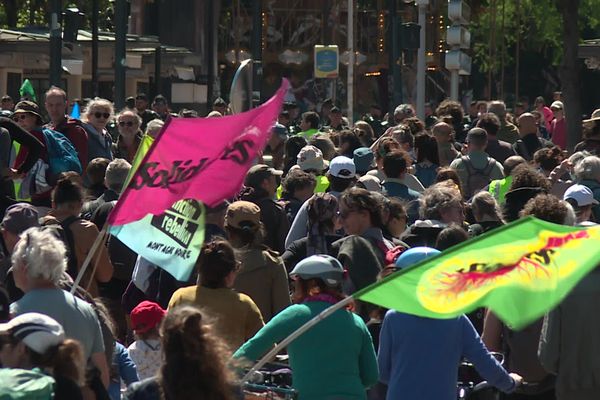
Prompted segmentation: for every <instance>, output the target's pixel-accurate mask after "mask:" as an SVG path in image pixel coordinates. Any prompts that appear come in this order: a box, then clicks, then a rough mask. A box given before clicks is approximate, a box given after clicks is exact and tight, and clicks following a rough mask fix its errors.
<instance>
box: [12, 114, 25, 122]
mask: <svg viewBox="0 0 600 400" xmlns="http://www.w3.org/2000/svg"><path fill="white" fill-rule="evenodd" d="M25 118H27V114H17V115H14V116H13V117H12V120H13V121H15V122H18V121H23V120H24V119H25Z"/></svg>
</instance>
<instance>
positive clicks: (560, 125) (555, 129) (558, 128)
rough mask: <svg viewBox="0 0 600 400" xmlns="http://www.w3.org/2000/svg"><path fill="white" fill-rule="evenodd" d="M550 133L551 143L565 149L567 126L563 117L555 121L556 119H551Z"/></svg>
mask: <svg viewBox="0 0 600 400" xmlns="http://www.w3.org/2000/svg"><path fill="white" fill-rule="evenodd" d="M550 135H551V138H552V143H554V144H555V145H557V146H559V147H560V148H561V149H563V150H566V148H567V126H566V123H565V119H564V118H563V119H561V120H560V121H557V120H556V119H555V120H554V121H552V126H551V128H550Z"/></svg>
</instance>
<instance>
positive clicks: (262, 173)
mask: <svg viewBox="0 0 600 400" xmlns="http://www.w3.org/2000/svg"><path fill="white" fill-rule="evenodd" d="M271 175H275V176H281V175H283V171H280V170H277V169H275V168H271V167H269V166H268V165H266V164H256V165H254V166H253V167H252V168H250V169H249V170H248V172H247V173H246V179H245V180H244V185H246V186H249V187H257V186H259V185H260V183H261V182H262V181H263V180H265V179H267V178H268V177H269V176H271Z"/></svg>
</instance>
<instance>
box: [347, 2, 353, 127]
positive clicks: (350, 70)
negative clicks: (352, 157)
mask: <svg viewBox="0 0 600 400" xmlns="http://www.w3.org/2000/svg"><path fill="white" fill-rule="evenodd" d="M353 122H354V0H348V123H349V124H350V125H352V123H353Z"/></svg>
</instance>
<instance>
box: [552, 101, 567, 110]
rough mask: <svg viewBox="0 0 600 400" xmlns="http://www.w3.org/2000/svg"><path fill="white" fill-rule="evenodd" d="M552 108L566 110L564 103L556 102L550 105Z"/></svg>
mask: <svg viewBox="0 0 600 400" xmlns="http://www.w3.org/2000/svg"><path fill="white" fill-rule="evenodd" d="M550 108H558V109H559V110H562V109H563V108H565V107H564V106H563V102H562V101H558V100H557V101H555V102H553V103H552V104H551V105H550Z"/></svg>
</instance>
